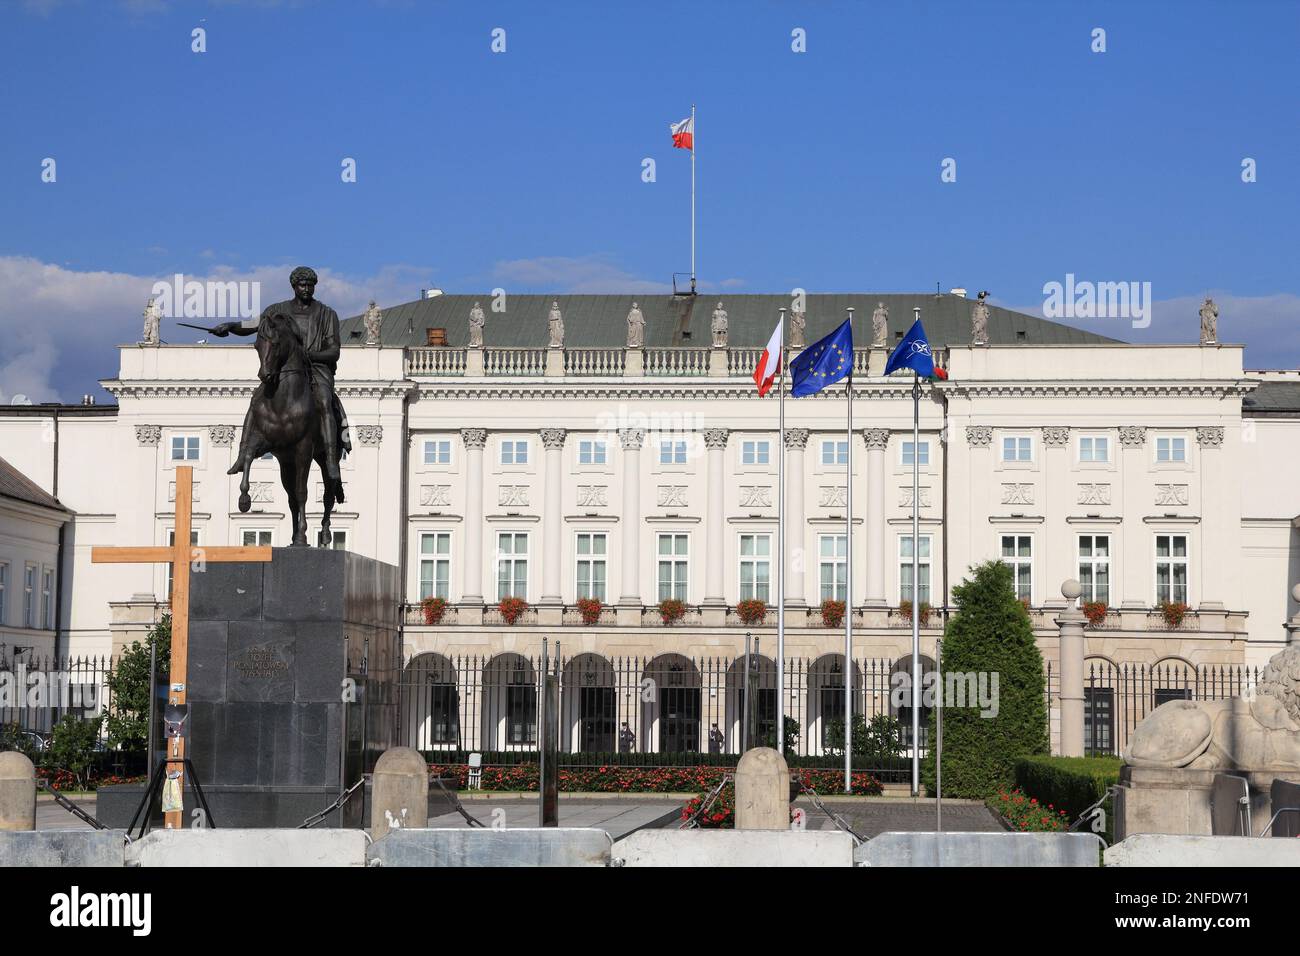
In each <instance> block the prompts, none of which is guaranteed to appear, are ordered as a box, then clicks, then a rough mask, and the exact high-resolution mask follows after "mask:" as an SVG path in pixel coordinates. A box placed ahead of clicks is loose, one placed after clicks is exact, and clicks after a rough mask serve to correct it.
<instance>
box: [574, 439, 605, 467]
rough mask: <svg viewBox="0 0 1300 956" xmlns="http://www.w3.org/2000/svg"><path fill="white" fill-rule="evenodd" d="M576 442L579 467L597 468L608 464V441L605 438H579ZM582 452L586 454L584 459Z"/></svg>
mask: <svg viewBox="0 0 1300 956" xmlns="http://www.w3.org/2000/svg"><path fill="white" fill-rule="evenodd" d="M577 444H578V465H579V467H582V468H599V467H603V466H605V465H608V464H609V442H608V441H606V440H605V439H603V438H580V439H578V443H577ZM584 454H585V455H586V456H587V460H586V461H583V460H582V458H583V455H584ZM597 457H599V461H598V460H597Z"/></svg>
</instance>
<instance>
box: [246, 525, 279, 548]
mask: <svg viewBox="0 0 1300 956" xmlns="http://www.w3.org/2000/svg"><path fill="white" fill-rule="evenodd" d="M272 534H273V532H271V531H269V530H266V529H261V528H245V529H244V530H243V531H242V532H240V544H242V545H244V547H251V546H257V547H266V548H269V547H270V546H271V536H272Z"/></svg>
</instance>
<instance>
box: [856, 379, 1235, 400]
mask: <svg viewBox="0 0 1300 956" xmlns="http://www.w3.org/2000/svg"><path fill="white" fill-rule="evenodd" d="M1254 388H1255V385H1254V383H1250V382H1244V381H1231V382H1228V381H1222V380H1219V381H1208V382H960V383H952V382H945V383H943V384H942V385H940V386H938V387H937V389H936V390H937V391H940V392H942V393H943V394H945V395H948V396H951V397H953V398H1027V397H1035V398H1134V397H1144V398H1153V397H1164V398H1231V397H1241V396H1243V395H1247V394H1249V393H1250V392H1251V391H1253V390H1254ZM853 391H854V394H855V395H856V394H857V392H858V391H859V389H858V383H857V381H856V380H855V381H854V383H853ZM836 394H839V393H838V392H837V393H836ZM909 394H910V393H909Z"/></svg>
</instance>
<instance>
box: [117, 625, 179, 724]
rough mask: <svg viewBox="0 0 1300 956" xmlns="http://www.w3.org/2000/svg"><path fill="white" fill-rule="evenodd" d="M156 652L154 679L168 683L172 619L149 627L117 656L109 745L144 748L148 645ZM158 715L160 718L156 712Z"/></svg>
mask: <svg viewBox="0 0 1300 956" xmlns="http://www.w3.org/2000/svg"><path fill="white" fill-rule="evenodd" d="M150 647H153V648H154V650H155V653H156V662H157V668H156V670H155V675H156V676H155V679H156V681H157V682H158V683H159V684H162V685H165V684H166V681H167V675H168V673H169V672H170V670H171V649H172V619H171V617H170V616H169V615H164V616H163V619H162V620H161V621H159V622H158V623H157V624H155V625H154V626H153V627H152V628H150V629H149V633H148V634H146V635H145V639H144V642H143V643H141V642H140V641H135V642H134V643H133V644H131V646H130V647H128V648H127V649H126V650H125V651H124V652H123V654H122V656H121V657H119V658H118V659H117V663H116V664H115V665H114V667H113V671H112V673H111V674H110V675H109V677H108V689H109V691H110V692H111V695H112V698H111V701H110V704H109V708H108V741H109V746H111V747H114V748H120V749H122V750H144V749H145V741H146V740H147V738H148V736H149V733H148V730H149V649H150ZM156 718H157V719H161V717H160V716H158V715H156Z"/></svg>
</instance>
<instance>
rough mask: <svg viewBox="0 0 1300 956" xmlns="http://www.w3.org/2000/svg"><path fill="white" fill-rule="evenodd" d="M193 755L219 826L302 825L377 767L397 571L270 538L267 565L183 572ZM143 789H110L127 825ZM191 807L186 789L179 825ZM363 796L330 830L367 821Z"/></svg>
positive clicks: (391, 657) (394, 644)
mask: <svg viewBox="0 0 1300 956" xmlns="http://www.w3.org/2000/svg"><path fill="white" fill-rule="evenodd" d="M191 581H192V582H193V583H192V592H191V597H190V652H189V687H188V692H189V707H190V716H189V721H188V726H187V728H186V731H187V732H186V737H187V740H188V743H187V748H188V755H189V757H190V759H191V760H192V761H193V764H194V769H195V770H196V771H197V774H198V777H199V782H200V783H201V784H202V787H203V792H204V795H205V796H206V797H207V800H208V805H209V807H210V809H211V811H212V820H213V822H214V823H215V824H216V825H217V826H218V827H296V826H298V825H300V824H301V823H302V822H303V821H304V820H305V819H306V818H308V817H309V816H311V815H312V814H314V813H316V812H317V811H320V810H323V809H324V808H325V807H327V806H328V805H329V804H331V803H332V802H333V801H334V800H335V799H337V798H338V796H339V795H340V793H342V791H343V790H345V789H346V788H347V787H348V786H350V785H351V784H353V783H355V782H356V781H357V780H358V779H360V778H361V775H362V774H363V773H367V772H369V771H371V770H373V768H374V765H375V762H376V761H377V760H378V759H379V756H380V754H382V753H383V752H384V751H385V750H386V749H388V748H389V747H391V746H393V745H394V744H395V743H396V739H397V680H398V673H399V670H400V660H401V647H400V642H401V631H400V627H399V614H398V612H399V607H400V600H401V596H400V588H399V583H398V573H397V568H395V567H393V566H392V565H390V564H384V563H382V562H379V561H375V560H373V559H370V558H364V557H361V556H360V555H356V554H352V553H350V552H347V551H334V550H329V549H320V548H275V549H274V551H273V557H272V560H271V561H270V562H265V563H258V562H248V563H230V564H224V563H223V564H209V565H207V566H206V568H205V569H204V570H203V571H202V572H196V573H195V574H194V575H193V577H192V578H191ZM143 789H144V788H143V787H141V786H131V787H109V788H105V789H103V790H101V791H100V792H99V795H98V816H99V818H100V819H101V820H103V821H104V822H105V823H107V824H108V825H110V826H118V827H125V826H126V825H127V824H128V823H129V822H130V818H131V815H132V814H133V813H134V812H135V810H136V807H137V806H138V805H139V802H140V799H141V796H142V794H143ZM196 806H197V801H196V800H195V797H194V794H193V792H192V791H191V789H190V788H189V787H187V788H186V793H185V825H186V826H187V827H188V826H190V825H191V824H192V823H193V808H194V807H196ZM364 820H365V815H364V807H363V801H362V798H361V794H360V793H358V794H357V796H356V797H354V798H353V799H352V800H351V801H350V802H349V803H348V805H347V806H346V807H345V809H344V811H343V812H342V813H340V812H334V813H332V814H331V815H330V816H329V817H328V818H327V819H326V821H325V823H324V824H323V825H326V826H350V827H359V826H362V824H363V822H364Z"/></svg>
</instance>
